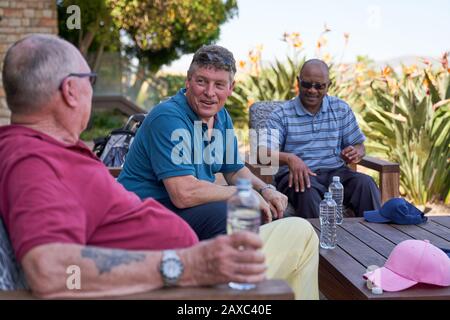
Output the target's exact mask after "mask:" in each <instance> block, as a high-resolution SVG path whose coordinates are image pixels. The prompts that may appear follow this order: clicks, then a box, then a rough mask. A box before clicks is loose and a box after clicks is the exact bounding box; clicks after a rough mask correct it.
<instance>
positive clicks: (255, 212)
mask: <svg viewBox="0 0 450 320" xmlns="http://www.w3.org/2000/svg"><path fill="white" fill-rule="evenodd" d="M236 187H237V192H236V193H235V194H234V195H233V196H232V197H231V198H230V199H229V200H228V203H227V207H228V216H227V233H228V234H232V233H234V232H238V231H243V230H246V231H251V232H255V233H259V226H260V225H261V212H260V210H259V199H258V197H257V196H256V195H255V194H254V192H253V191H252V190H253V189H252V184H251V181H250V180H248V179H238V181H237V184H236ZM242 249H244V248H242ZM229 286H230V287H231V288H233V289H237V290H249V289H253V288H255V287H256V285H255V284H253V283H235V282H230V283H229Z"/></svg>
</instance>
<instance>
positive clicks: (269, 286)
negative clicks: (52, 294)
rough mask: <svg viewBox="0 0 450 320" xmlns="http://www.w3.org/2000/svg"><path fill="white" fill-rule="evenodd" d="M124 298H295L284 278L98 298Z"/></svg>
mask: <svg viewBox="0 0 450 320" xmlns="http://www.w3.org/2000/svg"><path fill="white" fill-rule="evenodd" d="M105 298H106V299H123V300H129V299H133V300H293V299H294V293H293V292H292V289H291V288H290V287H289V286H288V285H287V283H286V282H284V281H282V280H265V281H263V282H261V283H258V285H257V286H256V288H255V289H252V290H247V291H238V290H233V289H231V288H229V287H228V285H226V284H222V285H218V286H213V287H191V288H164V289H158V290H155V291H149V292H142V293H135V294H130V295H125V296H115V297H99V298H98V299H105ZM33 299H37V298H36V297H34V296H33V295H32V294H31V292H30V291H25V290H17V291H0V300H33Z"/></svg>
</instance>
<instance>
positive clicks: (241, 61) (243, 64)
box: [239, 60, 247, 69]
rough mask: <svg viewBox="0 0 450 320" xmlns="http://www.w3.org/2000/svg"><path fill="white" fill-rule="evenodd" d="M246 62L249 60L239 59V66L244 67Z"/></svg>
mask: <svg viewBox="0 0 450 320" xmlns="http://www.w3.org/2000/svg"><path fill="white" fill-rule="evenodd" d="M246 64H247V62H245V61H244V60H239V67H240V68H241V69H244V68H245V66H246Z"/></svg>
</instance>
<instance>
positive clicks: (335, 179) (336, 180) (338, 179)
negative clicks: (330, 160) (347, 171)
mask: <svg viewBox="0 0 450 320" xmlns="http://www.w3.org/2000/svg"><path fill="white" fill-rule="evenodd" d="M340 181H341V178H339V177H338V176H334V177H333V182H340Z"/></svg>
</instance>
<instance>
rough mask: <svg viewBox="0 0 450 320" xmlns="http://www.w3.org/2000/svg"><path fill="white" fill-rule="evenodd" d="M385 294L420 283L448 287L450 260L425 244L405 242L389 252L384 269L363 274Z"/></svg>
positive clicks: (433, 247)
mask: <svg viewBox="0 0 450 320" xmlns="http://www.w3.org/2000/svg"><path fill="white" fill-rule="evenodd" d="M364 278H366V279H369V280H370V281H371V282H372V283H373V284H374V285H375V286H377V287H381V288H382V289H383V290H385V291H401V290H405V289H407V288H410V287H412V286H413V285H415V284H417V283H419V282H421V283H428V284H434V285H438V286H450V259H449V257H448V256H447V255H446V254H445V253H444V251H442V250H441V249H439V248H438V247H436V246H434V245H432V244H431V243H430V242H429V241H428V240H405V241H402V242H400V243H399V244H398V245H396V246H395V248H394V249H393V250H392V252H391V254H390V255H389V258H388V259H387V261H386V263H385V264H384V267H381V268H378V269H375V270H374V271H372V272H368V273H366V274H364Z"/></svg>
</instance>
